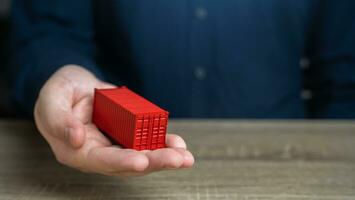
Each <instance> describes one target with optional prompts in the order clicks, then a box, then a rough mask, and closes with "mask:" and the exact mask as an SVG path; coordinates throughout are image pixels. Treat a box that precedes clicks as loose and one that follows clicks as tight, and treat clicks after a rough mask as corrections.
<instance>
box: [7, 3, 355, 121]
mask: <svg viewBox="0 0 355 200" xmlns="http://www.w3.org/2000/svg"><path fill="white" fill-rule="evenodd" d="M12 27H13V34H12V36H13V39H12V44H13V49H12V52H13V59H12V60H13V62H12V65H13V67H15V68H18V69H19V70H18V75H17V79H16V87H15V90H14V91H15V98H16V100H17V101H18V102H19V103H20V104H21V105H22V106H24V107H25V108H26V109H27V111H29V112H31V111H32V109H33V105H34V102H35V100H36V98H37V95H38V92H39V90H40V88H41V86H42V85H43V84H44V82H45V81H46V80H47V79H48V78H49V76H50V75H51V74H52V73H53V72H54V71H55V70H57V69H58V68H59V67H61V66H63V65H66V64H78V65H81V66H83V67H85V68H87V69H88V70H90V71H92V72H94V73H95V74H96V75H97V76H98V77H100V78H102V79H105V80H106V81H110V82H113V83H115V84H118V85H123V84H124V85H127V86H128V87H130V88H133V89H134V90H136V91H137V92H139V93H140V94H142V95H143V96H144V97H146V98H148V99H150V100H152V101H153V102H155V103H157V104H158V105H160V106H161V107H163V108H165V109H167V110H169V111H170V113H171V115H172V116H174V117H237V118H304V117H319V118H354V117H355V1H352V0H337V1H336V0H312V1H311V0H297V1H295V0H268V1H260V0H169V1H167V0H150V1H148V0H46V1H43V0H15V1H14V3H13V12H12ZM302 58H303V59H302ZM301 60H302V62H301V63H302V66H303V68H307V69H306V70H302V67H300V61H301ZM303 89H307V92H302V91H303ZM301 94H303V95H301ZM302 97H307V98H306V99H308V100H305V98H302Z"/></svg>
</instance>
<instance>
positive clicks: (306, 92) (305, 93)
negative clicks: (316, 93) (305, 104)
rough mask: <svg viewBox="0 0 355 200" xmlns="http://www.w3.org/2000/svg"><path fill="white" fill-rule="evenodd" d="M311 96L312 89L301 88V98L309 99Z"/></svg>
mask: <svg viewBox="0 0 355 200" xmlns="http://www.w3.org/2000/svg"><path fill="white" fill-rule="evenodd" d="M312 96H313V94H312V91H310V90H303V91H302V92H301V98H302V99H303V100H310V99H312Z"/></svg>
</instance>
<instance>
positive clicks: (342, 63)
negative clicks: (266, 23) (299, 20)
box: [307, 0, 355, 118]
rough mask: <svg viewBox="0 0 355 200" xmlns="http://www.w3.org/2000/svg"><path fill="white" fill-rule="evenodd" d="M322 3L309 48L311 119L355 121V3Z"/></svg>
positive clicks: (328, 0)
mask: <svg viewBox="0 0 355 200" xmlns="http://www.w3.org/2000/svg"><path fill="white" fill-rule="evenodd" d="M320 2H321V3H320V6H319V12H318V13H317V16H316V18H315V20H314V21H315V23H314V24H313V27H312V28H311V31H312V37H311V39H310V48H309V56H310V59H311V66H310V69H309V72H308V77H307V79H308V84H309V85H308V86H309V87H310V89H311V90H312V91H313V99H312V100H311V101H310V104H309V106H310V107H309V108H310V115H311V117H316V118H355V12H354V10H355V2H354V1H337V2H335V1H331V0H327V1H320Z"/></svg>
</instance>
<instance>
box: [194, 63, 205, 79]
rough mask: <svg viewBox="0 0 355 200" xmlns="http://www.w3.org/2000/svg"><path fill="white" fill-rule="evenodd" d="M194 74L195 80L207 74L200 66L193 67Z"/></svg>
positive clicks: (203, 77)
mask: <svg viewBox="0 0 355 200" xmlns="http://www.w3.org/2000/svg"><path fill="white" fill-rule="evenodd" d="M194 74H195V77H196V79H197V80H203V79H205V78H206V75H207V73H206V70H205V69H204V68H203V67H200V66H198V67H196V68H195V71H194Z"/></svg>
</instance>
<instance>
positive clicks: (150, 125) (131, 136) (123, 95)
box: [93, 86, 169, 150]
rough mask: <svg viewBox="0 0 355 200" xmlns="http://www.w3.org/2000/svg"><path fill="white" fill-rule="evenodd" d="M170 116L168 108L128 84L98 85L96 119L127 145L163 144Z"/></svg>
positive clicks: (144, 147)
mask: <svg viewBox="0 0 355 200" xmlns="http://www.w3.org/2000/svg"><path fill="white" fill-rule="evenodd" d="M168 116H169V112H167V111H165V110H163V109H161V108H159V107H158V106H156V105H154V104H153V103H151V102H149V101H148V100H146V99H144V98H143V97H141V96H139V95H138V94H136V93H134V92H132V91H131V90H129V89H128V88H126V87H125V86H123V87H119V88H113V89H95V94H94V110H93V122H94V123H95V124H96V126H97V127H98V128H99V129H100V130H101V131H103V132H104V133H106V134H107V135H108V136H109V137H110V138H111V139H112V140H113V141H114V142H117V143H118V144H120V145H121V146H123V147H124V148H131V149H136V150H154V149H159V148H164V147H165V136H166V130H167V124H168Z"/></svg>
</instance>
